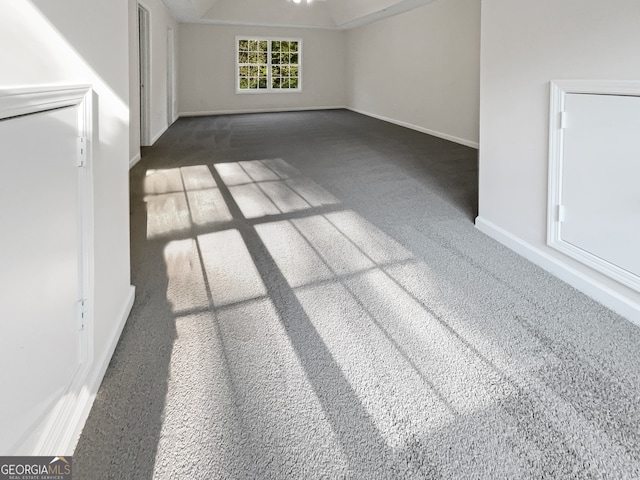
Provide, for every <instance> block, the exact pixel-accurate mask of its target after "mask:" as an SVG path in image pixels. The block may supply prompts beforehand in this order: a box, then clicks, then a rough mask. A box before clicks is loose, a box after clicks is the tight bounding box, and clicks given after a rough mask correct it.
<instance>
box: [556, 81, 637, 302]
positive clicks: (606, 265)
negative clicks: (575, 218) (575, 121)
mask: <svg viewBox="0 0 640 480" xmlns="http://www.w3.org/2000/svg"><path fill="white" fill-rule="evenodd" d="M567 94H592V95H622V96H638V97H640V82H638V81H613V80H611V81H609V80H555V81H552V82H551V92H550V106H549V178H548V185H549V190H548V202H547V245H549V246H550V247H551V248H553V249H555V250H557V251H559V252H562V253H563V254H565V255H567V256H569V257H571V258H573V259H575V260H577V261H579V262H580V263H582V264H584V265H586V266H588V267H590V268H592V269H594V270H596V271H598V272H600V273H602V274H604V275H606V276H608V277H609V278H612V279H613V280H615V281H617V282H619V283H621V284H622V285H625V286H627V287H629V288H631V289H633V290H635V291H637V292H640V277H639V276H638V275H635V274H633V273H632V272H629V271H628V270H625V269H623V268H620V267H618V266H617V265H614V264H613V263H611V262H609V261H607V260H605V259H603V258H602V257H599V256H597V255H595V254H593V253H591V252H588V251H586V250H583V249H582V248H579V247H577V246H575V245H573V244H571V243H569V242H567V241H566V240H564V239H563V237H562V220H563V219H562V214H561V209H562V204H563V170H564V168H563V162H564V132H565V130H564V126H565V125H564V123H565V100H566V95H567Z"/></svg>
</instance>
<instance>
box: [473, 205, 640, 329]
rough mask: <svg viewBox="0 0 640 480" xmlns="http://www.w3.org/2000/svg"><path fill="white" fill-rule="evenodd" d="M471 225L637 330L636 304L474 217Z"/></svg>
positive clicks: (639, 316)
mask: <svg viewBox="0 0 640 480" xmlns="http://www.w3.org/2000/svg"><path fill="white" fill-rule="evenodd" d="M475 223H476V228H477V229H478V230H480V231H481V232H482V233H484V234H486V235H488V236H490V237H491V238H493V239H494V240H497V241H498V242H500V243H501V244H503V245H504V246H506V247H508V248H510V249H511V250H513V251H514V252H516V253H517V254H519V255H521V256H522V257H524V258H526V259H527V260H529V261H530V262H532V263H535V264H536V265H538V266H539V267H541V268H543V269H544V270H546V271H547V272H549V273H550V274H552V275H554V276H556V277H558V278H559V279H560V280H562V281H564V282H566V283H568V284H569V285H571V286H572V287H574V288H576V289H577V290H580V291H581V292H582V293H584V294H585V295H587V296H589V297H591V298H593V299H594V300H596V301H597V302H599V303H601V304H602V305H604V306H605V307H607V308H610V309H611V310H613V311H614V312H616V313H618V314H620V315H622V316H623V317H625V318H627V319H628V320H630V321H632V322H633V323H635V324H636V325H638V326H640V303H637V302H634V301H633V300H631V299H630V298H628V297H626V296H625V295H622V294H621V293H619V292H616V291H615V290H612V289H611V288H609V287H608V286H606V285H604V284H602V283H601V282H598V281H596V280H595V279H593V278H592V277H590V276H588V275H585V274H584V273H582V272H580V271H578V270H576V269H575V268H572V267H571V266H569V265H567V264H566V263H564V262H562V261H560V260H559V259H557V258H555V257H554V256H553V255H550V254H549V253H547V252H545V251H544V250H541V249H539V248H536V247H534V246H533V245H531V244H530V243H527V242H525V241H524V240H522V239H521V238H519V237H516V236H515V235H513V234H512V233H510V232H508V231H506V230H504V229H502V228H500V227H499V226H497V225H495V224H494V223H492V222H490V221H488V220H485V219H484V218H482V217H477V218H476V222H475Z"/></svg>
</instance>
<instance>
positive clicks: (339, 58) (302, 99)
mask: <svg viewBox="0 0 640 480" xmlns="http://www.w3.org/2000/svg"><path fill="white" fill-rule="evenodd" d="M236 35H256V36H271V37H296V38H302V39H303V59H302V69H303V72H302V76H303V80H302V92H301V93H293V92H287V93H268V94H236V93H235V91H236V90H235V37H236ZM344 35H345V34H344V33H343V32H340V31H332V30H316V29H290V28H269V27H247V26H226V25H195V24H181V25H180V35H179V39H180V40H179V42H178V44H179V46H178V62H179V66H178V73H179V76H178V98H179V108H180V113H181V115H189V114H207V113H226V112H243V111H244V112H249V111H269V110H270V111H273V110H286V109H313V108H325V107H343V106H344V105H345V104H346V98H345V92H346V85H345V81H346V75H345V58H346V57H345V53H344Z"/></svg>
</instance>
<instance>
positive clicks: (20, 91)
mask: <svg viewBox="0 0 640 480" xmlns="http://www.w3.org/2000/svg"><path fill="white" fill-rule="evenodd" d="M90 89H91V86H90V85H73V86H68V85H59V86H43V87H39V86H33V87H26V88H14V89H3V90H2V96H0V119H4V118H11V117H17V116H19V115H27V114H30V113H38V112H44V111H47V110H54V109H56V108H64V107H71V106H74V105H79V104H80V103H81V102H83V101H84V99H85V97H86V96H87V95H88V92H89V90H90Z"/></svg>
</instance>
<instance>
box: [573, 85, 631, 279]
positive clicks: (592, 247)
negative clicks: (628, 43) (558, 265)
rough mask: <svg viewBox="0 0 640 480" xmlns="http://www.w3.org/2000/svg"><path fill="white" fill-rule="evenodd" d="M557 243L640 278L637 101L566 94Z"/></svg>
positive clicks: (624, 98) (617, 96) (627, 98)
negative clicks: (599, 259)
mask: <svg viewBox="0 0 640 480" xmlns="http://www.w3.org/2000/svg"><path fill="white" fill-rule="evenodd" d="M565 112H566V129H565V131H564V152H563V163H562V165H563V168H562V205H563V210H564V219H563V221H562V224H561V225H562V226H561V238H562V240H563V241H565V242H568V243H570V244H572V245H574V246H575V247H578V248H579V249H581V250H583V251H585V252H588V253H590V254H593V255H595V256H596V257H599V258H601V259H603V260H605V261H606V262H609V263H611V264H613V265H615V266H617V267H619V268H621V269H623V270H625V271H627V272H630V273H632V274H634V275H637V276H640V97H634V96H621V95H587V94H567V95H566V98H565Z"/></svg>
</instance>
